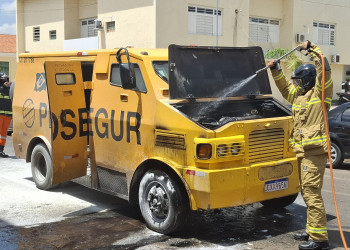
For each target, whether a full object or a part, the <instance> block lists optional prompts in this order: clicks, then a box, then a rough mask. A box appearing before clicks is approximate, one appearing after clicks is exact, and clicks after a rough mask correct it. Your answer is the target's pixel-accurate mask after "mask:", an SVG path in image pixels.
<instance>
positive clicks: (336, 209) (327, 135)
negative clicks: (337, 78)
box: [255, 46, 348, 250]
mask: <svg viewBox="0 0 350 250" xmlns="http://www.w3.org/2000/svg"><path fill="white" fill-rule="evenodd" d="M295 50H298V51H301V46H298V47H296V48H294V49H292V50H290V51H289V52H287V53H286V54H284V55H282V56H281V57H280V58H278V59H275V62H279V61H280V60H281V59H283V58H284V57H286V56H288V55H289V54H291V53H292V52H294V51H295ZM313 52H315V53H317V54H318V55H319V57H320V58H321V62H322V96H321V103H322V114H323V119H324V124H325V130H326V138H327V152H328V161H329V169H330V174H331V187H332V196H333V203H334V208H335V213H336V216H337V223H338V228H339V233H340V237H341V239H342V242H343V246H344V248H345V249H346V250H348V246H347V244H346V240H345V237H344V233H343V229H342V226H341V222H340V218H339V211H338V204H337V199H336V195H335V187H334V175H333V164H332V159H331V143H330V139H329V127H328V119H327V117H328V116H327V109H326V104H325V102H324V101H325V79H326V68H325V61H324V58H323V55H322V54H321V53H318V52H316V51H313ZM268 68H269V66H266V67H264V68H262V69H259V70H257V71H256V72H255V74H256V75H257V74H259V73H260V72H262V71H264V70H267V69H268Z"/></svg>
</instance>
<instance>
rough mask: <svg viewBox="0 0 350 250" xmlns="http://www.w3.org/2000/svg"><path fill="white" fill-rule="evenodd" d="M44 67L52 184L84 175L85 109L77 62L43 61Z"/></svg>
mask: <svg viewBox="0 0 350 250" xmlns="http://www.w3.org/2000/svg"><path fill="white" fill-rule="evenodd" d="M45 71H46V80H47V90H48V97H49V106H50V113H51V133H52V138H51V145H52V162H53V180H52V184H56V183H60V182H63V181H67V180H71V179H74V178H77V177H81V176H83V175H86V169H87V136H88V117H87V116H88V112H87V109H86V103H85V97H84V84H83V79H82V72H81V63H80V62H77V61H62V62H57V61H56V62H55V61H52V62H46V63H45Z"/></svg>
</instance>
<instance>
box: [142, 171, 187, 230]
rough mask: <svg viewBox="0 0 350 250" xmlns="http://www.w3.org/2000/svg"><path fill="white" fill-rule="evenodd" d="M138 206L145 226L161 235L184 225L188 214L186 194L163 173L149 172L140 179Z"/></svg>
mask: <svg viewBox="0 0 350 250" xmlns="http://www.w3.org/2000/svg"><path fill="white" fill-rule="evenodd" d="M139 205H140V210H141V214H142V216H143V218H144V220H145V221H146V223H147V226H148V227H149V228H150V229H152V230H154V231H156V232H158V233H162V234H170V233H173V232H175V231H177V230H178V229H180V228H181V226H183V225H184V222H185V220H186V217H187V215H188V213H189V202H188V199H187V193H186V192H185V193H184V192H181V189H180V188H179V186H178V185H177V183H176V182H175V181H174V180H173V179H172V178H171V177H170V176H169V175H168V174H167V173H165V172H163V171H161V170H157V169H153V170H149V171H148V172H146V173H145V175H144V176H143V177H142V180H141V182H140V188H139Z"/></svg>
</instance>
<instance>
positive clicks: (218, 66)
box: [169, 45, 271, 99]
mask: <svg viewBox="0 0 350 250" xmlns="http://www.w3.org/2000/svg"><path fill="white" fill-rule="evenodd" d="M265 66H266V65H265V60H264V55H263V51H262V49H261V47H188V46H187V47H186V46H179V45H170V46H169V91H170V98H171V99H186V98H191V99H192V98H195V99H196V98H211V97H213V98H222V97H235V96H257V95H266V94H271V87H270V82H269V78H268V75H267V72H266V71H263V72H261V73H259V74H258V75H255V72H256V71H257V70H259V69H261V68H263V67H265Z"/></svg>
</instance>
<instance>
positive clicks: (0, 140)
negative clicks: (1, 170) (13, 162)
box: [0, 72, 12, 158]
mask: <svg viewBox="0 0 350 250" xmlns="http://www.w3.org/2000/svg"><path fill="white" fill-rule="evenodd" d="M10 85H11V83H10V82H9V77H8V76H7V75H6V74H5V73H3V72H0V157H2V158H7V157H8V155H7V154H5V153H4V147H5V144H6V137H7V130H8V128H9V126H10V123H11V119H12V102H11V99H10V94H9V93H10Z"/></svg>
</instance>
